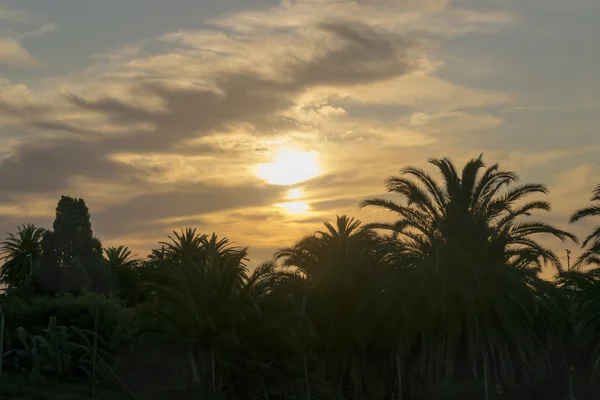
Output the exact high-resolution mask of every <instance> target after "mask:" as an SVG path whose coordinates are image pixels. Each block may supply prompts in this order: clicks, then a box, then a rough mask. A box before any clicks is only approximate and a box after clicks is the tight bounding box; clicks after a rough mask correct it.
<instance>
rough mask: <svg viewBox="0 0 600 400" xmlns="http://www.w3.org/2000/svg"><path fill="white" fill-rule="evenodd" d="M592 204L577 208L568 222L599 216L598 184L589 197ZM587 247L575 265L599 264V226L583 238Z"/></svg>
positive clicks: (599, 188) (599, 197)
mask: <svg viewBox="0 0 600 400" xmlns="http://www.w3.org/2000/svg"><path fill="white" fill-rule="evenodd" d="M590 200H591V202H592V204H590V205H589V206H587V207H585V208H582V209H581V210H578V211H577V212H575V214H573V215H572V216H571V220H570V223H575V222H578V221H581V220H582V219H586V218H589V217H598V216H600V185H598V186H596V188H595V189H594V190H593V192H592V198H591V199H590ZM586 246H588V247H587V249H586V250H585V252H584V253H583V254H582V255H581V256H580V257H579V259H578V260H577V262H576V264H575V265H581V264H584V263H588V264H596V265H598V266H600V226H597V227H596V228H595V229H594V230H593V231H592V233H590V234H589V236H588V237H587V238H585V240H584V242H583V247H586Z"/></svg>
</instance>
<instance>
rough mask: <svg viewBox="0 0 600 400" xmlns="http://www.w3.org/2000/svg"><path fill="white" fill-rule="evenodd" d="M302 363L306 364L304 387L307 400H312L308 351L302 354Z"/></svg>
mask: <svg viewBox="0 0 600 400" xmlns="http://www.w3.org/2000/svg"><path fill="white" fill-rule="evenodd" d="M302 362H303V363H304V386H305V390H306V400H310V381H309V379H308V361H307V360H306V350H304V353H302Z"/></svg>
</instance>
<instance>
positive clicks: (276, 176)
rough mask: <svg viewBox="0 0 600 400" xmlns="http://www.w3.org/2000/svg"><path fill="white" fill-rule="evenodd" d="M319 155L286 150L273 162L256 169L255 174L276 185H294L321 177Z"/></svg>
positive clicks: (278, 154)
mask: <svg viewBox="0 0 600 400" xmlns="http://www.w3.org/2000/svg"><path fill="white" fill-rule="evenodd" d="M317 155H318V154H317V152H316V151H299V150H295V149H284V150H281V151H279V152H278V153H277V154H276V155H275V156H274V157H273V159H274V161H273V162H270V163H268V164H261V165H259V166H258V167H256V170H255V173H256V175H257V176H258V177H260V178H262V179H264V180H266V181H267V182H269V183H271V184H274V185H294V184H296V183H300V182H304V181H306V180H309V179H311V178H314V177H316V176H319V174H320V173H321V168H320V166H319V161H318V159H317Z"/></svg>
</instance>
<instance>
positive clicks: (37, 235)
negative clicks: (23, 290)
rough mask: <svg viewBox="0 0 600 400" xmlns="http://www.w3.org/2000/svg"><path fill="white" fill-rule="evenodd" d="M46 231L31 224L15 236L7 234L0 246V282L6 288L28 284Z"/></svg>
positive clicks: (39, 254) (23, 227)
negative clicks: (0, 266)
mask: <svg viewBox="0 0 600 400" xmlns="http://www.w3.org/2000/svg"><path fill="white" fill-rule="evenodd" d="M45 232H46V230H45V229H44V228H39V227H36V226H35V225H33V224H27V225H23V226H21V227H19V228H18V231H17V233H16V234H12V233H9V234H8V237H7V238H6V239H5V240H4V241H3V242H2V243H1V244H0V245H1V248H0V256H1V257H2V260H3V261H4V265H3V266H2V269H1V271H0V281H1V282H2V283H4V284H5V285H7V286H8V287H18V286H20V285H23V284H24V283H30V282H31V279H32V278H33V272H34V271H33V270H32V269H33V266H35V265H37V264H38V262H39V259H40V256H41V254H42V239H43V237H44V233H45Z"/></svg>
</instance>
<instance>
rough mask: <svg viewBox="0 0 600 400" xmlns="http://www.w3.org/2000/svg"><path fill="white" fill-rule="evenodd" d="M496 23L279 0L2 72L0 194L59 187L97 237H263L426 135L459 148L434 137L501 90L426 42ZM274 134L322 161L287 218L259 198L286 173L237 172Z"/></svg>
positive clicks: (427, 5) (339, 200)
mask: <svg viewBox="0 0 600 400" xmlns="http://www.w3.org/2000/svg"><path fill="white" fill-rule="evenodd" d="M510 21H511V17H510V16H509V15H506V14H500V13H495V14H484V13H480V12H475V11H469V10H466V9H458V8H457V7H454V6H452V5H451V4H450V3H447V2H445V1H428V2H422V1H416V0H415V1H406V2H396V1H394V2H391V1H387V0H385V1H384V0H373V1H343V0H340V1H332V0H299V1H290V2H288V3H286V4H283V5H281V6H279V7H274V8H271V9H268V10H263V11H260V12H250V13H239V14H233V15H230V16H227V17H224V18H221V19H219V20H214V21H211V23H212V25H210V27H209V28H208V29H204V30H196V31H175V32H170V33H166V34H164V35H162V36H160V37H159V38H156V39H154V40H152V39H148V40H146V41H144V42H143V43H135V44H131V45H128V44H123V46H121V47H119V49H117V50H116V51H114V52H111V53H107V54H103V55H96V56H95V57H93V62H94V63H95V64H93V65H91V66H90V67H89V68H88V69H86V70H85V71H83V72H82V73H80V74H73V75H70V76H59V77H54V78H47V79H41V80H38V81H35V80H31V81H29V82H28V85H27V86H26V85H24V84H11V85H5V86H4V87H2V88H0V136H1V137H2V138H3V142H0V146H2V147H3V149H2V153H4V157H3V158H2V159H0V207H1V206H4V207H6V208H5V211H6V213H5V214H8V213H9V212H12V211H14V210H15V209H14V204H15V203H16V202H19V201H25V200H24V199H29V200H27V201H29V203H27V204H34V203H32V200H31V199H33V198H35V199H37V201H39V202H42V203H43V204H44V207H43V208H40V210H43V212H42V211H39V212H38V214H37V215H38V217H39V218H41V217H42V216H43V215H48V218H51V215H52V207H50V206H49V205H50V204H53V202H54V201H56V200H57V199H58V197H59V196H60V194H63V193H64V194H70V195H74V196H83V197H84V198H86V201H87V202H88V205H89V206H90V209H91V212H92V217H93V221H94V226H95V229H96V230H97V232H98V233H99V234H101V235H102V236H103V237H105V238H106V239H107V242H106V243H112V242H115V243H116V242H117V241H119V240H122V241H124V242H126V243H127V244H128V245H131V246H132V247H134V248H135V249H136V250H137V251H140V250H139V249H143V248H147V247H145V246H149V245H150V243H156V242H157V241H158V240H159V239H160V238H161V237H163V235H164V233H167V232H168V231H169V230H170V229H171V228H177V227H179V226H185V225H187V224H195V225H196V224H197V225H199V226H200V227H201V228H202V229H203V230H207V229H208V230H210V231H212V230H218V231H219V232H220V233H221V234H223V235H229V236H232V238H233V239H234V240H238V241H240V242H244V243H243V244H251V245H254V246H256V247H257V248H258V249H259V250H258V252H259V253H260V252H262V253H265V252H267V250H268V251H271V250H269V249H274V248H276V247H278V246H282V245H286V244H289V242H290V240H291V238H293V237H299V236H302V235H304V234H306V233H308V232H307V229H309V230H311V229H312V228H308V225H309V224H313V223H316V222H320V221H322V220H325V219H328V218H329V217H330V216H332V215H334V214H335V213H336V212H348V213H350V214H352V215H355V214H356V213H357V210H356V203H357V201H358V200H357V199H360V198H362V197H365V196H368V195H369V193H379V192H381V190H382V188H383V180H384V178H385V177H386V176H387V175H388V174H389V173H390V172H393V171H394V170H397V169H398V168H400V167H401V166H402V165H405V164H406V163H415V164H419V163H421V162H422V160H424V159H426V158H427V157H429V156H431V151H432V147H431V146H432V145H434V144H436V145H437V144H438V143H442V142H443V143H444V146H445V147H444V153H445V154H443V155H446V154H448V153H452V154H458V153H461V152H464V151H465V149H464V148H459V147H457V146H455V145H449V144H447V141H446V138H445V137H444V135H453V134H454V135H456V134H459V133H461V132H465V131H481V130H485V129H490V128H493V127H496V126H498V125H500V124H501V123H502V119H501V118H499V117H497V116H495V115H493V114H492V113H491V112H490V111H489V110H481V109H482V108H485V107H489V106H496V105H503V104H507V103H510V102H511V101H512V100H513V99H512V97H511V95H509V94H507V93H503V92H500V91H485V90H478V89H474V88H468V87H464V86H461V85H459V84H456V83H453V82H450V81H447V80H445V79H443V78H441V77H439V76H437V75H436V73H437V68H438V66H439V65H440V64H439V62H438V60H436V59H435V52H436V40H443V39H442V38H447V37H454V36H456V35H464V34H467V33H469V32H474V31H477V32H487V31H488V30H493V29H491V28H490V27H498V26H501V25H503V24H506V23H509V22H510ZM434 22H435V23H434ZM458 22H460V23H462V24H463V25H461V27H460V28H458V27H457V26H458V25H456V24H455V23H458ZM436 23H437V25H436ZM453 24H454V25H453ZM486 27H487V28H486ZM52 29H53V27H52V26H51V25H46V26H45V27H44V26H42V27H41V28H39V29H38V30H36V31H33V32H30V33H29V34H28V35H29V36H28V37H31V36H35V35H41V34H45V33H48V32H50V31H51V30H52ZM16 43H17V44H19V42H18V41H17V42H16ZM0 54H1V53H0ZM0 62H1V61H0ZM359 109H360V110H359ZM370 109H372V110H374V112H373V114H372V115H367V114H368V111H369V110H370ZM382 110H388V111H387V112H383V111H382ZM282 144H285V145H291V146H296V147H298V148H302V149H306V150H313V149H314V150H317V151H319V153H320V154H323V163H324V166H325V170H326V175H324V176H322V177H319V178H317V179H315V180H313V181H309V182H305V183H302V184H300V185H298V187H299V188H301V189H302V190H303V191H304V192H305V198H303V199H302V201H306V202H307V203H309V204H310V205H311V207H312V211H310V212H309V213H308V214H306V215H303V216H291V215H286V214H285V213H284V212H283V211H282V210H280V209H278V208H277V207H274V205H275V204H278V203H281V202H284V201H285V194H286V191H287V189H288V188H287V187H283V186H273V185H270V186H269V185H264V184H263V183H261V182H260V180H259V179H257V178H255V177H254V176H253V175H252V172H251V171H252V170H253V167H255V166H256V164H259V163H263V162H266V160H267V156H268V154H267V153H268V151H272V150H273V151H276V150H277V148H278V147H279V146H281V145H282ZM42 203H40V204H42ZM11 207H13V208H11ZM28 207H32V206H28ZM29 209H30V208H28V210H29ZM19 212H20V213H21V214H20V215H25V213H26V210H21V211H19ZM361 215H364V216H365V218H371V217H372V216H371V215H370V214H369V212H366V213H363V214H361ZM9 222H10V223H12V222H13V220H12V219H11V220H7V221H6V223H9ZM317 225H318V224H317ZM2 226H4V225H2ZM262 253H261V254H262Z"/></svg>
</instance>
